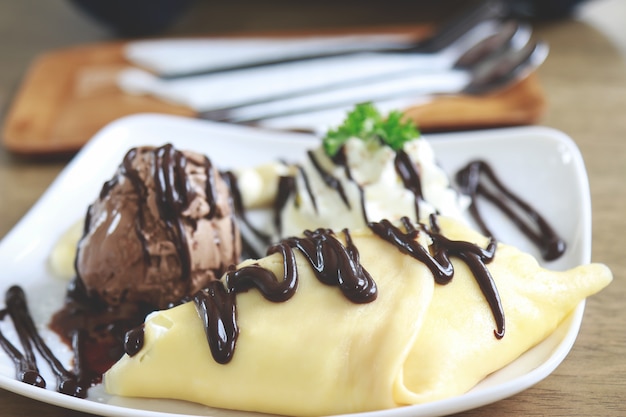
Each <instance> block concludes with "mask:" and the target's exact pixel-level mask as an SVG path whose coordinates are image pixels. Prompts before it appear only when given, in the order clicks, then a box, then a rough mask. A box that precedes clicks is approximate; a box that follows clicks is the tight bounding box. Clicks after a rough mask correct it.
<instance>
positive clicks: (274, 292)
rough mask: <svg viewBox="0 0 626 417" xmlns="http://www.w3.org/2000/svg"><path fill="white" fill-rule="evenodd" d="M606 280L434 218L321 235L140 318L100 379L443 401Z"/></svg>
mask: <svg viewBox="0 0 626 417" xmlns="http://www.w3.org/2000/svg"><path fill="white" fill-rule="evenodd" d="M610 281H611V273H610V272H609V270H608V269H607V268H606V267H605V266H603V265H599V264H592V265H585V266H580V267H578V268H574V269H571V270H569V271H564V272H553V271H549V270H546V269H543V268H541V267H540V266H539V265H538V263H537V262H536V260H535V259H533V258H532V257H531V256H529V255H527V254H524V253H521V252H520V251H519V250H517V249H515V248H514V247H511V246H506V245H503V244H500V243H498V244H496V242H495V241H494V240H493V239H489V238H487V237H484V236H482V235H480V234H478V233H477V232H475V231H473V230H471V229H470V228H469V227H467V226H465V225H463V224H462V223H460V222H458V221H455V220H451V219H448V218H445V217H438V216H435V215H432V216H431V219H430V224H429V225H423V224H422V225H416V224H413V223H412V222H411V221H410V220H409V219H407V218H405V219H403V223H402V224H400V225H394V224H392V223H390V222H388V221H382V222H380V223H378V222H372V223H370V225H369V228H367V229H360V230H352V231H347V230H344V231H343V232H337V233H333V232H331V231H329V230H327V229H318V230H316V231H314V232H307V233H305V234H304V235H302V236H300V237H294V238H288V239H285V240H283V241H281V242H280V243H278V244H277V245H275V246H273V247H272V249H271V250H270V255H268V256H267V257H265V258H262V259H259V260H256V261H254V260H250V261H245V262H244V263H242V264H240V265H239V266H238V267H237V268H236V269H232V270H230V271H228V272H227V273H226V274H225V275H224V277H222V279H221V280H220V281H217V282H215V283H213V284H214V285H212V286H211V287H210V288H209V289H205V290H203V292H201V293H199V294H197V295H196V296H194V299H193V301H190V302H188V303H185V304H183V305H180V306H177V307H175V308H172V309H169V310H164V311H159V312H155V313H154V314H152V315H150V316H149V317H148V318H147V320H146V322H145V324H144V325H143V326H142V327H140V328H139V329H137V330H136V331H135V333H133V336H132V337H131V338H130V339H131V341H132V343H129V344H128V345H127V353H126V354H125V355H124V356H123V357H122V359H121V360H120V361H118V362H117V363H116V364H115V365H113V367H112V368H111V369H110V370H109V371H108V372H107V373H106V374H105V375H104V383H105V386H106V389H107V391H108V392H110V393H112V394H116V395H124V396H140V397H152V398H155V397H156V398H173V399H182V400H189V401H194V402H199V403H202V404H206V405H209V406H214V407H223V408H230V409H237V410H246V411H259V412H266V413H272V414H285V415H294V416H316V415H334V414H344V413H357V412H366V411H373V410H381V409H388V408H393V407H398V406H402V405H408V404H419V403H424V402H428V401H434V400H439V399H443V398H448V397H451V396H455V395H460V394H462V393H464V392H466V391H468V390H469V389H471V388H472V387H473V386H474V385H475V384H477V383H478V382H479V381H480V380H481V379H483V378H484V377H485V376H487V375H488V374H490V373H491V372H493V371H496V370H497V369H500V368H501V367H503V366H505V365H506V364H508V363H510V362H511V361H513V360H514V359H516V358H517V357H518V356H519V355H521V354H522V353H523V352H525V351H526V350H528V349H529V348H531V347H532V346H534V345H535V344H537V343H538V342H540V341H541V340H543V339H544V338H545V337H547V336H548V335H549V334H550V333H551V332H552V331H554V329H555V328H556V327H557V326H558V324H559V323H560V322H561V321H562V320H563V319H565V318H566V317H567V315H568V314H569V313H570V312H572V310H573V309H574V308H575V307H576V305H577V304H578V303H579V302H580V301H581V300H583V299H584V298H585V297H587V296H589V295H591V294H593V293H595V292H597V291H599V290H600V289H602V288H603V287H605V286H606V285H608V283H609V282H610ZM224 353H226V354H224ZM225 357H226V359H224V358H225Z"/></svg>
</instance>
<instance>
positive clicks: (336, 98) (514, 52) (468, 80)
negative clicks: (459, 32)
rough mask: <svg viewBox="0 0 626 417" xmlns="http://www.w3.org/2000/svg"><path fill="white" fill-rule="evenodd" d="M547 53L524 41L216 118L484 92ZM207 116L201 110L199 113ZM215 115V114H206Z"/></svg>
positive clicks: (255, 117) (251, 118)
mask: <svg viewBox="0 0 626 417" xmlns="http://www.w3.org/2000/svg"><path fill="white" fill-rule="evenodd" d="M547 55H548V47H547V45H546V44H545V43H542V42H535V41H532V42H529V43H527V44H526V45H524V46H523V47H522V48H518V49H514V48H508V49H506V50H504V51H502V52H501V53H499V54H498V55H497V56H494V57H490V59H487V60H486V61H484V62H481V63H480V64H478V65H476V66H474V67H473V68H472V69H471V70H469V71H468V70H460V69H451V70H449V71H444V72H437V73H430V74H425V73H419V74H416V75H414V76H403V77H396V78H388V79H386V80H381V81H379V82H371V83H369V84H367V85H366V86H363V85H359V86H351V87H345V88H341V89H336V90H333V91H328V92H322V93H315V94H308V95H304V96H299V97H294V98H289V99H284V100H276V101H272V102H269V103H262V104H255V105H250V106H245V107H240V108H236V109H233V110H232V111H230V112H226V113H222V114H220V115H219V116H221V117H220V118H218V119H219V120H220V121H227V122H231V123H253V122H258V121H261V120H266V119H271V118H277V117H283V116H290V115H294V114H301V113H309V112H314V111H319V110H324V109H329V108H337V107H342V106H348V105H353V104H355V103H359V102H365V101H383V100H390V99H396V98H399V97H423V96H431V95H441V94H485V93H487V92H490V91H494V90H497V89H500V88H503V87H505V86H506V85H509V84H511V83H513V82H515V81H518V80H520V79H522V78H524V77H526V76H527V75H528V74H529V73H530V72H532V71H533V70H534V69H535V68H537V67H538V66H539V65H541V63H543V61H544V60H545V59H546V57H547ZM199 116H200V117H203V118H206V116H207V115H206V114H200V115H199ZM209 116H218V114H215V113H214V114H209Z"/></svg>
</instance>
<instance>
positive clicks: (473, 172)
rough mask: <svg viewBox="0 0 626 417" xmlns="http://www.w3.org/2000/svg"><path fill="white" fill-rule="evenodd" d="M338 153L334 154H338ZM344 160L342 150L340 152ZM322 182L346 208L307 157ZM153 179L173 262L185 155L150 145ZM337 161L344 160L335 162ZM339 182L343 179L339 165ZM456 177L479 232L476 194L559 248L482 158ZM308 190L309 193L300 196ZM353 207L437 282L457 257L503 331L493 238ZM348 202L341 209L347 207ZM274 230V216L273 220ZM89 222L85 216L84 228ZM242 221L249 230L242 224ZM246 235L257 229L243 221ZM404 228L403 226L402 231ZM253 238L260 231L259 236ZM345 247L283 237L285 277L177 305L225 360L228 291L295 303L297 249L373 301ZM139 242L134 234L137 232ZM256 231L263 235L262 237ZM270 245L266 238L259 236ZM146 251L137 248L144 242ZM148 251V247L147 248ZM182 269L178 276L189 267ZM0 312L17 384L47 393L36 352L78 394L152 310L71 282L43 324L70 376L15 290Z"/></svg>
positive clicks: (232, 277)
mask: <svg viewBox="0 0 626 417" xmlns="http://www.w3.org/2000/svg"><path fill="white" fill-rule="evenodd" d="M136 153H137V149H131V150H130V151H129V152H128V153H127V155H126V157H125V158H124V161H123V163H122V166H121V170H122V172H123V175H125V176H126V177H127V178H128V179H129V180H130V182H131V183H132V184H133V187H134V189H135V191H136V193H137V195H138V196H139V198H140V200H142V201H145V198H146V196H147V190H146V188H145V185H144V183H143V181H141V178H140V177H139V174H138V173H137V171H136V170H135V169H134V168H133V167H132V163H131V162H132V160H133V159H134V158H135V157H136ZM340 154H341V153H340ZM342 155H343V154H342ZM309 157H310V158H311V161H312V163H313V165H314V166H315V167H316V169H317V170H318V172H319V173H320V175H321V176H322V177H323V179H324V181H325V183H326V184H328V185H329V186H330V187H333V188H334V189H335V190H336V191H337V192H338V193H340V195H341V196H342V198H343V199H344V202H346V204H347V205H348V203H347V198H346V196H345V193H344V192H343V188H341V184H340V183H339V181H338V180H337V179H336V178H334V177H332V176H330V175H329V174H327V173H325V172H324V171H323V170H322V169H321V167H320V165H319V163H318V162H317V161H316V159H315V157H314V156H313V155H312V154H309ZM156 159H157V169H156V172H155V183H156V184H157V193H158V201H159V210H160V213H161V215H162V216H163V218H164V219H165V220H166V221H167V222H168V224H170V226H171V227H170V229H171V230H172V232H171V233H173V235H172V238H173V241H174V242H177V245H178V247H179V250H180V254H181V255H183V256H184V258H183V256H181V259H188V254H186V253H185V250H186V249H184V248H185V247H186V244H185V242H184V240H183V239H184V235H185V234H184V233H182V232H183V230H182V225H181V224H180V223H179V220H177V216H178V215H179V214H180V212H181V211H182V210H184V208H185V206H186V204H187V202H188V201H191V200H192V199H193V195H192V193H193V191H192V188H191V187H190V186H189V184H188V183H187V182H186V181H185V180H183V178H184V177H183V176H182V173H183V171H184V165H185V163H186V159H185V157H184V155H182V154H181V153H178V152H177V151H174V150H173V148H172V147H171V145H166V146H164V147H162V148H159V149H158V152H157V158H156ZM333 160H334V161H335V163H336V164H338V165H342V164H343V165H344V166H345V155H344V156H343V159H342V158H334V159H333ZM342 161H343V162H342ZM204 167H205V173H206V175H207V189H206V195H207V200H208V202H209V205H210V210H209V212H210V213H209V216H213V215H214V214H215V211H216V210H217V208H216V203H215V194H214V192H215V178H214V177H213V172H214V170H213V168H212V165H211V163H210V161H209V160H208V159H206V160H205V163H204ZM395 167H396V171H397V173H398V175H399V176H400V178H401V179H402V181H403V183H404V186H405V188H406V189H408V190H410V191H411V192H412V193H413V194H414V195H415V199H416V203H415V206H416V218H419V200H420V199H421V198H422V194H421V184H420V179H419V172H418V169H417V167H416V166H415V164H414V163H413V162H412V161H411V160H410V159H409V157H408V155H406V154H405V153H404V152H402V151H400V152H398V153H397V154H396V160H395ZM481 174H484V175H485V176H486V177H487V178H488V179H489V180H490V181H491V182H492V183H493V185H494V186H495V187H496V188H497V189H498V190H500V192H501V193H502V194H503V196H505V197H506V198H508V199H509V200H511V201H512V202H514V203H515V204H517V205H518V206H519V207H520V208H521V209H522V210H523V211H524V212H526V213H527V214H528V216H529V217H530V218H531V219H532V220H534V221H535V222H536V223H537V226H538V228H539V230H540V232H539V233H537V232H533V231H532V230H531V229H530V228H529V227H528V226H526V225H525V223H523V222H522V220H521V219H520V218H519V217H518V216H516V215H515V213H514V212H513V211H512V210H511V209H510V208H508V206H507V205H506V203H505V202H504V198H502V197H498V196H496V195H495V194H493V193H491V192H489V191H487V189H486V188H485V186H484V185H483V184H482V183H481V181H480V177H481ZM220 175H221V176H222V178H223V179H224V180H225V181H226V183H227V184H228V185H229V188H230V189H231V195H232V205H233V207H234V209H235V212H236V213H237V218H238V220H239V221H240V222H247V220H246V217H245V212H244V208H243V205H242V202H241V196H240V193H239V190H238V187H237V183H236V179H235V177H234V175H233V174H232V173H230V172H224V173H220ZM346 176H347V177H348V178H349V179H350V178H351V175H350V172H349V169H348V168H347V166H346ZM116 181H117V178H114V179H112V180H111V181H109V182H107V183H105V184H104V186H103V187H102V190H101V198H103V197H105V196H106V194H107V193H108V192H109V191H110V190H111V188H112V187H113V186H115V183H116ZM457 181H458V182H459V184H460V185H461V187H462V188H463V191H464V192H466V193H467V194H468V195H470V196H471V198H472V208H471V211H472V214H473V215H474V216H475V217H476V219H477V222H478V223H479V224H480V225H481V228H483V231H484V232H485V234H487V235H489V236H493V234H492V233H490V232H489V230H488V229H487V228H486V226H485V222H484V221H483V220H482V217H481V216H480V214H479V213H478V209H477V208H476V199H477V197H478V196H482V197H484V198H486V199H488V200H489V201H492V202H493V203H494V204H496V205H498V207H500V208H501V210H503V211H504V212H505V213H506V214H507V215H509V216H510V217H511V218H512V220H513V221H514V222H515V223H516V224H518V226H519V227H520V228H521V229H522V230H523V231H524V232H525V233H527V234H528V235H529V237H530V238H531V239H532V240H533V241H535V242H536V243H537V244H538V245H539V246H540V247H541V248H542V250H543V252H544V257H546V256H547V258H546V259H554V258H556V257H558V256H560V254H561V253H562V251H563V250H564V247H565V245H564V243H563V242H562V240H560V239H559V238H558V237H557V236H556V235H555V233H554V232H553V231H552V228H551V227H550V226H549V225H548V224H547V223H546V222H545V220H544V219H543V218H541V216H539V215H538V214H537V212H536V211H535V210H533V209H532V208H531V207H530V206H529V205H528V204H526V203H525V202H523V201H522V200H520V199H519V198H518V197H516V196H515V195H513V194H512V193H511V192H510V191H509V190H507V189H506V188H505V187H504V186H503V185H502V184H501V183H500V181H498V179H497V178H496V176H495V174H494V173H493V170H492V169H491V168H490V167H489V166H488V165H487V164H485V163H484V162H481V161H476V162H472V163H471V164H469V165H468V166H467V167H466V168H464V169H463V170H461V171H460V172H459V173H458V174H457ZM294 192H297V190H296V185H295V178H293V177H283V178H281V180H280V184H279V193H278V196H277V199H276V201H275V207H274V208H275V212H276V213H280V211H282V209H283V207H284V205H285V204H286V201H287V198H288V197H289V195H291V194H292V193H294ZM307 192H309V193H310V192H311V191H310V190H308V191H307ZM361 198H362V201H361V205H362V209H363V213H364V218H365V220H366V223H367V224H368V226H369V228H370V229H371V230H372V231H373V233H374V234H376V235H377V236H379V237H380V238H382V239H384V240H385V241H386V242H388V243H390V244H392V245H394V246H395V247H396V248H397V249H398V250H400V251H401V252H403V253H405V254H406V255H407V256H411V257H412V258H414V259H416V260H417V261H419V262H423V263H424V264H425V265H426V266H427V267H428V268H429V270H430V271H431V272H432V274H433V277H434V280H435V282H436V283H437V284H439V285H446V284H448V283H450V281H451V280H452V279H453V276H454V268H453V264H452V263H451V262H450V257H456V258H458V259H460V260H461V261H463V262H464V263H465V264H466V265H467V266H468V267H469V269H470V270H471V271H472V274H473V276H474V279H475V280H476V282H477V283H478V285H479V287H480V289H481V291H482V293H483V295H484V297H485V300H486V302H487V303H488V304H489V307H490V310H491V312H492V315H493V317H494V321H495V330H494V335H495V337H496V338H502V337H503V336H504V334H505V318H504V311H503V308H502V305H501V302H500V298H499V295H498V290H497V288H496V285H495V283H494V281H493V278H492V276H491V274H490V273H489V270H488V269H487V267H486V265H487V264H488V263H489V262H491V260H492V259H493V258H494V255H495V251H496V246H497V245H496V241H495V239H494V238H493V237H492V238H491V240H490V242H489V244H488V245H487V247H486V248H481V247H479V246H477V245H474V244H472V243H469V242H464V241H452V240H449V239H447V238H446V237H445V236H443V235H442V234H441V232H440V229H439V226H438V224H437V218H436V216H435V215H432V216H431V217H430V225H429V226H426V225H422V224H420V225H419V226H418V227H416V226H415V225H414V224H413V223H412V222H411V220H410V219H409V218H408V217H405V218H403V219H402V222H401V223H402V229H401V228H400V227H396V226H394V225H393V224H391V222H389V221H387V220H382V221H380V222H369V221H367V215H366V213H365V207H364V201H363V199H364V197H363V191H362V190H361ZM348 206H349V205H348ZM142 222H143V219H142V218H141V216H140V217H139V218H138V226H137V229H138V232H139V230H141V226H143V223H142ZM276 222H277V225H278V224H279V219H276ZM88 225H89V219H87V220H86V227H88ZM248 225H249V224H248ZM249 226H250V229H251V230H252V231H255V230H256V229H254V228H253V227H252V226H251V225H249ZM403 229H404V230H403ZM257 232H258V231H257ZM342 233H343V236H344V239H345V242H346V243H345V245H344V244H342V243H341V242H340V241H339V240H338V239H337V238H336V237H335V235H334V234H333V232H332V231H330V230H326V229H318V230H315V231H306V232H305V233H304V235H303V236H302V237H291V238H288V239H284V240H282V241H281V242H279V243H277V244H275V245H273V246H271V247H270V248H269V249H268V251H267V254H268V255H271V254H274V253H279V254H280V256H281V257H282V259H283V271H284V273H283V276H282V277H280V279H278V278H277V277H276V276H275V275H274V273H273V272H271V271H269V270H267V269H265V268H262V267H261V266H260V265H258V264H252V265H248V266H245V267H242V268H240V269H235V268H234V266H233V267H230V268H229V269H228V270H227V272H226V274H225V275H224V277H223V279H222V280H220V281H213V282H211V283H210V284H209V285H208V286H207V287H206V288H205V289H204V290H202V291H199V292H198V293H197V294H195V295H194V296H193V297H190V298H188V299H185V300H181V302H185V301H189V300H192V301H193V302H194V304H195V306H196V309H197V310H198V312H199V314H200V316H201V317H202V320H203V322H204V327H205V334H206V337H207V342H208V344H209V346H210V348H211V352H212V355H213V357H214V359H215V360H216V361H217V362H218V363H222V364H226V363H228V362H229V361H230V360H231V359H232V357H233V354H234V352H235V346H236V342H237V337H238V334H239V329H238V326H237V303H236V295H237V294H239V293H241V292H246V291H250V290H257V291H259V292H260V293H261V294H262V295H263V297H265V298H266V299H267V300H269V301H272V302H284V301H287V300H288V299H290V298H291V297H293V296H294V295H295V293H296V290H297V287H298V270H297V264H296V258H295V252H296V251H299V252H300V253H301V254H302V255H303V256H304V257H305V258H306V260H307V262H308V264H309V265H310V266H311V268H312V269H313V271H314V273H315V275H316V277H317V279H318V280H319V281H320V282H322V283H324V284H326V285H331V286H336V287H337V288H338V289H339V290H340V291H341V292H342V294H343V295H344V296H345V297H346V298H347V299H348V300H349V301H351V302H353V303H368V302H373V301H374V300H375V299H376V297H377V287H376V283H375V282H374V280H373V279H372V277H371V276H370V275H369V273H368V272H367V271H366V270H365V269H364V268H363V266H362V265H361V263H360V260H359V253H358V249H357V248H356V247H355V245H354V244H353V242H352V239H351V237H350V234H349V232H348V231H347V230H344V231H343V232H342ZM420 233H427V234H428V235H429V236H430V238H431V240H432V242H433V243H432V245H431V246H430V247H429V248H424V247H422V246H421V245H419V244H418V243H417V242H416V239H417V237H418V235H419V234H420ZM138 235H139V236H141V235H142V234H141V233H138ZM261 235H262V234H261ZM263 237H264V238H266V239H267V241H269V237H267V236H266V235H263ZM144 246H145V242H144ZM145 253H147V250H146V251H145ZM188 265H189V264H187V267H186V268H187V269H186V271H187V272H188V271H189V266H188ZM6 306H7V307H6V308H5V309H4V310H0V320H4V319H6V317H7V316H9V317H10V318H11V320H12V322H13V324H14V326H15V328H16V330H17V332H18V334H19V335H20V343H21V344H22V351H20V350H19V349H18V348H17V347H15V346H13V345H12V344H11V343H10V342H9V341H8V340H7V339H6V337H5V336H4V335H3V334H2V333H0V345H1V346H2V348H3V349H4V350H5V352H6V353H7V355H8V356H9V357H10V358H11V359H12V360H13V362H14V364H15V368H16V376H17V379H18V380H20V381H23V382H26V383H29V384H31V385H35V386H39V387H45V384H46V382H45V381H44V380H43V378H41V375H40V373H39V369H38V368H37V364H36V362H35V355H34V349H36V350H37V351H38V352H39V353H40V355H41V356H42V357H43V358H44V359H45V361H46V362H47V364H48V366H50V367H51V368H52V370H53V371H54V373H55V375H56V377H57V389H58V390H59V391H60V392H63V393H65V394H68V395H74V396H79V397H80V396H83V397H84V396H85V395H86V392H87V388H88V387H89V386H90V385H92V384H94V383H97V382H99V381H100V378H101V376H102V374H103V373H104V372H105V371H106V370H107V369H109V368H110V366H111V365H112V364H113V363H115V362H116V361H117V360H118V359H119V358H120V357H121V356H122V355H123V353H124V351H125V352H126V353H128V354H129V355H131V356H132V355H135V354H137V353H138V352H140V351H141V349H142V347H143V342H144V339H143V338H144V327H143V322H144V319H145V317H146V315H147V314H149V313H150V312H151V311H153V310H154V308H153V307H151V306H147V305H125V306H121V307H118V308H111V307H110V306H107V305H106V304H105V303H104V302H103V301H101V300H99V299H97V298H94V297H93V296H91V295H89V294H87V292H86V291H85V288H84V286H83V285H82V281H81V280H80V279H79V278H76V279H75V280H74V281H73V282H72V284H71V285H70V286H69V287H68V292H67V299H66V304H65V307H64V308H63V309H62V310H61V311H59V312H58V313H57V314H56V315H55V316H54V317H53V319H52V322H51V324H50V327H51V328H52V329H53V330H55V331H56V332H57V333H58V334H59V335H61V337H62V338H63V339H64V340H65V341H66V343H67V344H68V345H70V346H72V348H73V350H74V352H75V359H74V371H72V372H71V371H68V370H66V369H65V368H63V366H62V365H61V364H60V363H59V361H58V360H57V359H56V358H55V357H54V355H53V354H52V352H50V349H49V348H48V347H47V346H46V345H45V343H44V342H43V340H42V339H41V337H40V336H39V335H38V333H37V331H36V329H35V326H34V324H33V322H32V319H31V316H30V314H29V312H28V307H27V305H26V299H25V296H24V293H23V291H22V290H21V289H20V288H19V287H15V286H14V287H11V288H10V289H9V290H8V291H7V293H6Z"/></svg>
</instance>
